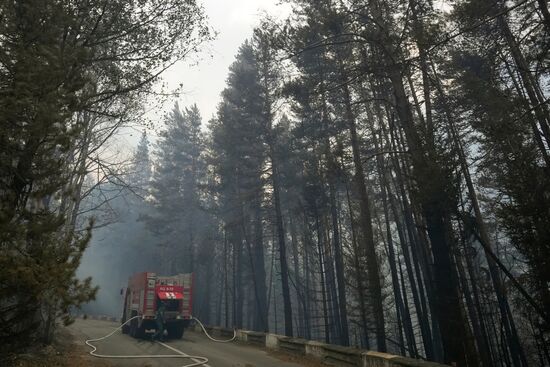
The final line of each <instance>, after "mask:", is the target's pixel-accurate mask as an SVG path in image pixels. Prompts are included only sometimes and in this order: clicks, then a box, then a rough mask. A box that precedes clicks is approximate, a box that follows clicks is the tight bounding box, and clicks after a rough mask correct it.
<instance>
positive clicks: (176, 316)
mask: <svg viewBox="0 0 550 367" xmlns="http://www.w3.org/2000/svg"><path fill="white" fill-rule="evenodd" d="M192 296H193V273H189V274H178V275H172V276H160V275H157V274H156V273H150V272H144V273H137V274H134V275H132V276H131V277H130V279H129V281H128V287H127V288H126V291H125V292H124V309H123V311H122V320H121V322H122V323H123V324H124V323H125V322H126V321H127V320H129V319H130V318H132V317H134V316H140V317H138V318H135V319H133V320H132V321H130V323H128V324H126V325H124V326H123V327H122V332H123V333H124V334H130V335H131V336H133V337H134V338H143V337H145V336H146V335H147V334H152V333H154V332H155V331H156V327H157V323H156V311H157V307H158V306H159V304H160V302H161V301H163V302H164V303H165V312H164V319H165V329H166V330H167V332H168V337H169V338H171V339H180V338H181V337H182V336H183V332H184V330H185V328H187V326H189V321H190V319H191V307H192V306H191V305H192Z"/></svg>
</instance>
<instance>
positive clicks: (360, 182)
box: [344, 85, 387, 352]
mask: <svg viewBox="0 0 550 367" xmlns="http://www.w3.org/2000/svg"><path fill="white" fill-rule="evenodd" d="M344 101H345V107H346V119H347V122H348V128H349V132H350V136H351V147H352V151H353V164H354V167H355V176H354V178H355V180H354V181H355V185H356V186H357V190H358V192H359V199H360V201H359V208H360V211H359V212H360V218H361V220H360V227H361V232H362V239H363V241H364V248H365V255H366V257H367V273H368V284H369V292H370V296H371V298H372V302H371V303H372V308H373V317H374V323H375V328H376V347H377V350H378V351H381V352H385V351H386V349H387V348H386V330H385V322H384V307H383V304H382V288H381V286H380V267H379V265H378V257H377V255H376V246H375V244H374V234H373V229H372V218H371V213H370V200H369V197H368V193H367V187H366V186H365V181H366V179H365V173H364V171H363V163H362V161H361V153H360V147H359V138H358V136H357V129H356V126H355V117H354V114H353V111H352V108H351V97H350V92H349V88H348V86H347V85H345V86H344Z"/></svg>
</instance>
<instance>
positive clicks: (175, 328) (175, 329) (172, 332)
mask: <svg viewBox="0 0 550 367" xmlns="http://www.w3.org/2000/svg"><path fill="white" fill-rule="evenodd" d="M166 330H167V331H168V338H170V339H181V338H182V337H183V331H184V330H185V328H184V326H183V322H177V323H173V324H169V325H166Z"/></svg>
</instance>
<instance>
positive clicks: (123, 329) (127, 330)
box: [122, 319, 130, 334]
mask: <svg viewBox="0 0 550 367" xmlns="http://www.w3.org/2000/svg"><path fill="white" fill-rule="evenodd" d="M125 322H126V320H125V319H122V323H123V324H124V323H125ZM129 332H130V325H128V324H126V325H124V326H123V327H122V334H128V333H129Z"/></svg>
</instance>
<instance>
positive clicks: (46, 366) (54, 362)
mask: <svg viewBox="0 0 550 367" xmlns="http://www.w3.org/2000/svg"><path fill="white" fill-rule="evenodd" d="M57 334H58V335H57V337H56V338H55V340H56V341H55V342H54V343H53V344H52V345H49V346H47V347H41V348H36V349H34V350H32V351H27V353H25V354H19V355H14V356H11V357H10V358H9V360H8V366H13V367H111V366H112V365H111V364H110V363H108V362H107V361H105V360H100V359H97V358H93V357H91V356H89V355H88V352H89V350H88V349H87V348H86V347H85V346H82V345H78V344H75V343H74V336H73V335H72V334H71V333H70V332H69V331H68V330H67V329H66V328H64V327H60V329H59V331H58V332H57Z"/></svg>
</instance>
